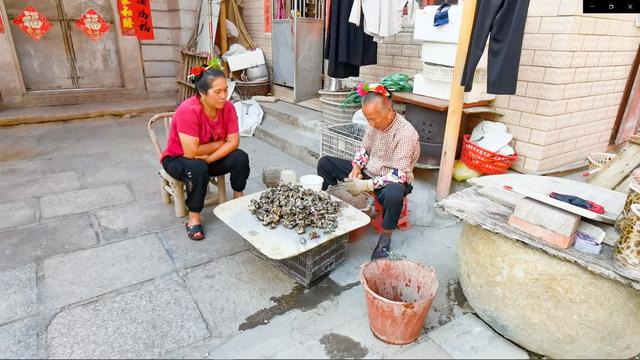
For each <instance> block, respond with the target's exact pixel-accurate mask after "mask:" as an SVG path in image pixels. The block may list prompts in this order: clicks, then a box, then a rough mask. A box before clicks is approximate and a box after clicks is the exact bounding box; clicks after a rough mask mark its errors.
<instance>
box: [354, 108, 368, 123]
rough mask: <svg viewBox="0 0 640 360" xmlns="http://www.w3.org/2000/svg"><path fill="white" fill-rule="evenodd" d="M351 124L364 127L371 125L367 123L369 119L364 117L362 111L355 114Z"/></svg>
mask: <svg viewBox="0 0 640 360" xmlns="http://www.w3.org/2000/svg"><path fill="white" fill-rule="evenodd" d="M351 122H352V123H354V124H362V125H367V124H368V123H369V121H367V118H366V117H364V114H363V113H362V109H360V110H358V111H356V112H355V114H353V117H352V118H351Z"/></svg>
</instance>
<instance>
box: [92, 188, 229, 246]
mask: <svg viewBox="0 0 640 360" xmlns="http://www.w3.org/2000/svg"><path fill="white" fill-rule="evenodd" d="M209 209H210V208H205V210H203V214H202V217H203V219H204V220H203V221H204V222H205V223H206V222H208V221H210V219H215V217H214V216H213V211H211V210H209ZM96 217H97V219H98V223H99V227H100V232H101V233H102V238H103V239H104V240H105V241H114V240H119V239H124V238H130V237H133V236H136V235H142V234H146V233H150V232H157V231H162V230H165V229H168V228H171V227H176V226H177V227H181V228H182V229H184V224H185V223H186V222H187V218H186V217H183V218H177V217H176V214H175V212H174V210H173V204H163V203H162V201H160V196H157V197H154V198H149V199H148V200H146V199H142V200H141V201H136V202H134V203H131V204H129V205H127V206H124V207H122V206H121V207H113V208H109V209H103V210H99V211H97V212H96ZM216 221H219V220H216Z"/></svg>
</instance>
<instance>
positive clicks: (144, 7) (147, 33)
mask: <svg viewBox="0 0 640 360" xmlns="http://www.w3.org/2000/svg"><path fill="white" fill-rule="evenodd" d="M135 2H136V8H137V9H136V14H134V17H133V23H134V26H135V28H136V35H137V36H138V40H153V38H154V34H153V22H152V21H151V4H150V2H149V0H136V1H135Z"/></svg>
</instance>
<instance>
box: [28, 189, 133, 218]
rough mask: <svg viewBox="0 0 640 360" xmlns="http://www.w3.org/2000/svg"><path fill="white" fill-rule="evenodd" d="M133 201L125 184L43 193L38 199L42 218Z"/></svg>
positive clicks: (79, 212)
mask: <svg viewBox="0 0 640 360" xmlns="http://www.w3.org/2000/svg"><path fill="white" fill-rule="evenodd" d="M131 201H133V196H132V195H131V191H129V188H127V186H126V185H109V186H101V187H95V188H90V189H82V190H74V191H69V192H64V193H60V194H51V195H45V196H43V197H42V199H40V208H41V209H42V218H44V219H47V218H53V217H59V216H65V215H74V214H82V213H86V212H90V211H94V210H98V209H101V208H105V207H109V206H114V205H120V204H126V203H129V202H131Z"/></svg>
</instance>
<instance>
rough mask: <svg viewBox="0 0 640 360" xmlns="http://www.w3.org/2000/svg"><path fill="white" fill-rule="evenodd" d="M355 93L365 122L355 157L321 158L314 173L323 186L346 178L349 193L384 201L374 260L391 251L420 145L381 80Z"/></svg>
mask: <svg viewBox="0 0 640 360" xmlns="http://www.w3.org/2000/svg"><path fill="white" fill-rule="evenodd" d="M363 89H364V90H363ZM359 92H360V93H361V94H363V95H364V96H363V99H362V112H363V114H364V116H365V117H366V118H367V121H368V122H369V126H367V130H366V132H365V135H364V137H363V139H362V147H361V148H359V149H358V150H357V151H356V155H355V158H354V159H353V161H348V160H344V159H338V158H335V157H331V156H324V157H322V158H321V159H320V161H318V175H320V176H321V177H322V178H323V179H324V183H323V184H322V188H323V189H326V188H327V187H328V186H329V185H336V184H337V182H338V180H343V179H344V182H345V185H346V187H347V189H348V190H349V192H351V194H352V195H357V194H359V193H361V192H364V191H374V192H375V194H376V196H377V198H378V201H379V202H380V204H381V205H382V228H383V232H382V234H381V235H380V238H379V239H378V244H377V245H376V247H375V249H374V250H373V254H372V255H371V259H372V260H373V259H380V258H385V257H388V256H389V251H390V249H391V233H392V232H393V230H394V229H395V228H396V226H397V224H398V220H399V219H400V214H401V212H402V205H403V202H404V197H405V196H407V194H409V193H410V192H411V190H412V189H413V187H412V186H411V182H412V181H413V167H414V165H415V164H416V162H417V161H418V157H419V156H420V144H419V143H418V133H417V132H416V130H415V129H414V128H413V126H412V125H411V124H410V123H409V122H408V121H407V120H405V118H404V117H402V115H400V114H398V113H396V112H395V111H394V110H393V107H392V106H391V102H390V101H389V97H390V93H389V91H388V90H387V89H386V88H385V87H384V86H383V85H380V84H370V85H364V86H362V85H361V86H359ZM345 178H346V179H345Z"/></svg>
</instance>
